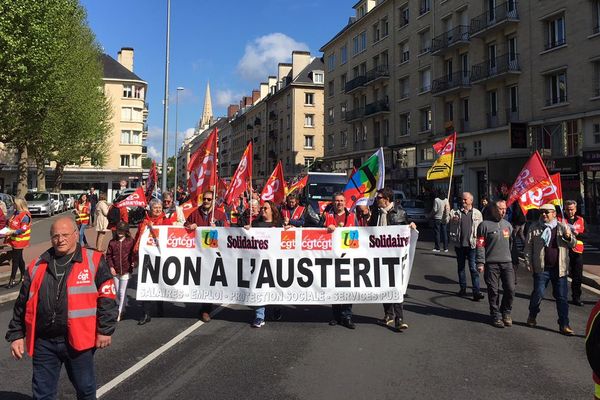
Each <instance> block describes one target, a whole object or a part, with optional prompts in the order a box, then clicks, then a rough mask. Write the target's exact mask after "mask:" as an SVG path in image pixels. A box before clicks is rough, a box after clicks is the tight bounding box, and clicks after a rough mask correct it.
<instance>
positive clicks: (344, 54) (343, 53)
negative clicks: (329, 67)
mask: <svg viewBox="0 0 600 400" xmlns="http://www.w3.org/2000/svg"><path fill="white" fill-rule="evenodd" d="M347 62H348V46H347V45H343V46H342V48H341V49H340V64H341V65H344V64H346V63H347Z"/></svg>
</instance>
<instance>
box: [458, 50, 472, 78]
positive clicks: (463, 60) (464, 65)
mask: <svg viewBox="0 0 600 400" xmlns="http://www.w3.org/2000/svg"><path fill="white" fill-rule="evenodd" d="M460 68H461V70H462V77H463V79H464V82H469V81H468V78H469V73H470V72H471V71H470V68H469V53H463V54H461V55H460Z"/></svg>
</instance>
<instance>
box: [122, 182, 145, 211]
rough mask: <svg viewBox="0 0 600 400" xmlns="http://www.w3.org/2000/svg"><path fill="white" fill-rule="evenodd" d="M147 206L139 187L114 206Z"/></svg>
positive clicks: (142, 191) (142, 190)
mask: <svg viewBox="0 0 600 400" xmlns="http://www.w3.org/2000/svg"><path fill="white" fill-rule="evenodd" d="M147 204H148V203H147V202H146V195H145V194H144V189H142V187H141V186H140V187H138V188H137V189H136V190H135V192H133V193H131V194H130V195H129V196H127V197H126V198H124V199H123V200H122V201H120V202H118V203H117V204H115V207H119V208H120V207H146V205H147Z"/></svg>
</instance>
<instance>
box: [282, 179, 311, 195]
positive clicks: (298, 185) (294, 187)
mask: <svg viewBox="0 0 600 400" xmlns="http://www.w3.org/2000/svg"><path fill="white" fill-rule="evenodd" d="M307 183H308V175H305V176H304V178H302V179H300V180H298V181H297V182H296V183H293V184H291V185H289V186H288V190H287V194H290V193H293V192H295V191H296V190H302V189H304V186H306V184H307Z"/></svg>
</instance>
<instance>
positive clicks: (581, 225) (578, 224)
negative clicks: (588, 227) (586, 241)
mask: <svg viewBox="0 0 600 400" xmlns="http://www.w3.org/2000/svg"><path fill="white" fill-rule="evenodd" d="M559 221H561V222H564V223H568V221H567V218H565V219H564V220H563V219H562V218H560V219H559ZM573 229H574V231H575V232H573V233H574V234H575V235H581V234H583V233H584V232H585V220H584V219H583V217H580V216H579V215H576V216H575V222H573ZM571 250H573V252H575V253H579V254H582V253H583V241H581V240H577V243H576V244H575V247H573V248H572V249H571Z"/></svg>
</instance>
